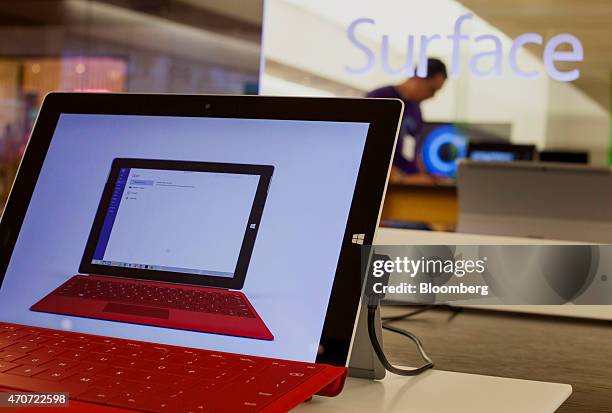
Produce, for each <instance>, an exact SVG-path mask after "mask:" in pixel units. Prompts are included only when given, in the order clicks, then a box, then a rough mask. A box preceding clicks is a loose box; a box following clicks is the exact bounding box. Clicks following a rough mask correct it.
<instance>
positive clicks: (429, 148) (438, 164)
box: [423, 125, 467, 176]
mask: <svg viewBox="0 0 612 413" xmlns="http://www.w3.org/2000/svg"><path fill="white" fill-rule="evenodd" d="M466 154H467V137H466V136H465V135H464V134H463V133H462V132H461V131H460V130H459V128H457V127H456V126H454V125H444V126H439V127H437V128H435V129H434V130H432V131H431V132H430V133H429V134H428V135H427V136H426V137H425V141H424V143H423V163H424V164H425V169H427V172H429V173H430V174H432V175H446V176H455V173H456V172H457V160H459V159H462V158H465V157H466Z"/></svg>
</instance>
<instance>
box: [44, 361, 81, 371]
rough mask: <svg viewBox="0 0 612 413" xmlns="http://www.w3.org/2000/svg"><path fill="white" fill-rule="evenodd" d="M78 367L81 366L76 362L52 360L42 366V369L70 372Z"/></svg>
mask: <svg viewBox="0 0 612 413" xmlns="http://www.w3.org/2000/svg"><path fill="white" fill-rule="evenodd" d="M78 365H79V362H78V361H76V360H63V359H59V360H51V361H49V362H47V363H44V364H42V365H41V367H45V368H48V369H52V370H68V369H71V368H73V367H76V366H78Z"/></svg>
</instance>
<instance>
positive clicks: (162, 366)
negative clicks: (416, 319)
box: [0, 323, 347, 413]
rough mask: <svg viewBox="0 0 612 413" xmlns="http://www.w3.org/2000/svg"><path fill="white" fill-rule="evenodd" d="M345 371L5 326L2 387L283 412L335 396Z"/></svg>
mask: <svg viewBox="0 0 612 413" xmlns="http://www.w3.org/2000/svg"><path fill="white" fill-rule="evenodd" d="M346 374H347V369H346V368H345V367H334V366H329V365H325V364H314V363H303V362H296V361H287V360H279V359H271V358H264V357H253V356H245V355H240V354H231V353H223V352H216V351H208V350H197V349H191V348H186V347H176V346H167V345H161V344H155V343H147V342H140V341H131V340H123V339H115V338H110V337H102V336H94V335H87V334H79V333H72V332H65V331H59V330H49V329H43V328H35V327H29V326H23V325H17V324H8V323H0V388H5V389H14V390H21V391H32V392H69V394H70V399H72V400H77V401H80V402H88V403H96V404H101V405H106V406H111V407H118V408H125V409H131V410H139V411H145V412H160V413H161V412H172V413H182V412H184V413H192V412H193V413H207V412H284V411H288V410H290V409H291V408H293V407H295V406H297V405H298V404H300V403H301V402H303V401H305V400H308V399H309V398H310V397H311V396H313V395H314V394H319V395H323V396H335V395H337V394H338V393H340V391H341V390H342V387H343V385H344V381H345V379H346Z"/></svg>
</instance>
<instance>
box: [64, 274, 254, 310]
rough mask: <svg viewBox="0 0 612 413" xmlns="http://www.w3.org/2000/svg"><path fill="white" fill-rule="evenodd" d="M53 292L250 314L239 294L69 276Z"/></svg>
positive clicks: (186, 308)
mask: <svg viewBox="0 0 612 413" xmlns="http://www.w3.org/2000/svg"><path fill="white" fill-rule="evenodd" d="M53 294H57V295H64V296H68V297H81V298H93V299H98V300H108V301H118V302H125V303H128V304H143V305H154V306H156V307H169V308H176V309H178V310H187V311H197V312H202V313H218V314H224V315H231V316H236V317H249V318H253V317H254V315H253V314H252V313H251V311H250V310H249V307H248V306H247V304H246V303H245V302H244V299H243V298H242V297H241V296H239V295H234V294H224V293H223V292H213V291H199V290H186V289H184V288H172V287H166V286H161V285H160V286H152V285H148V284H136V283H130V282H125V281H110V280H101V279H98V278H94V277H73V278H71V279H70V280H68V281H67V282H66V283H64V284H63V285H62V286H61V287H60V288H58V289H57V290H56V291H54V292H53Z"/></svg>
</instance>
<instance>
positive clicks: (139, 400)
mask: <svg viewBox="0 0 612 413" xmlns="http://www.w3.org/2000/svg"><path fill="white" fill-rule="evenodd" d="M150 399H151V398H150V397H149V396H148V395H147V394H146V393H123V394H120V395H118V396H115V397H112V398H111V399H110V400H109V401H108V402H107V403H108V404H109V405H110V406H118V407H126V408H128V409H139V406H144V405H145V404H146V403H147V402H148V401H150Z"/></svg>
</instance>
